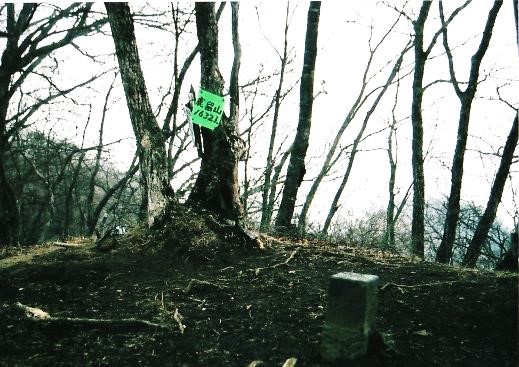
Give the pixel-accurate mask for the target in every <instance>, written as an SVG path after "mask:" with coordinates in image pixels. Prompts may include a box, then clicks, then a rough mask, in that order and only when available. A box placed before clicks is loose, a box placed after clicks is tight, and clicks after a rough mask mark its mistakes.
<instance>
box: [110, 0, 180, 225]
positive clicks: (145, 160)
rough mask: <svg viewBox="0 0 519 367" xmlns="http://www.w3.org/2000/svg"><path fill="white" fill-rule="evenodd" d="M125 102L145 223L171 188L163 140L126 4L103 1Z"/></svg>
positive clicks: (156, 214)
mask: <svg viewBox="0 0 519 367" xmlns="http://www.w3.org/2000/svg"><path fill="white" fill-rule="evenodd" d="M105 7H106V11H107V14H108V20H109V22H110V28H111V29H112V37H113V39H114V43H115V51H116V54H117V60H118V62H119V69H120V72H121V78H122V81H123V86H124V92H125V95H126V103H127V105H128V110H129V113H130V119H131V122H132V127H133V131H134V133H135V138H136V140H137V149H138V155H139V165H140V172H141V175H142V179H143V184H144V187H145V190H146V191H145V195H146V199H147V214H148V225H150V226H151V225H153V223H154V222H155V221H156V220H157V219H158V217H159V216H160V215H161V214H162V213H163V211H164V209H165V207H166V204H167V202H168V198H169V196H171V192H172V189H171V187H170V185H169V182H168V179H167V177H168V174H167V161H166V159H167V154H166V149H165V146H164V139H163V136H162V132H161V129H160V128H159V126H158V124H157V121H156V119H155V116H154V115H153V111H152V109H151V105H150V102H149V99H148V93H147V89H146V84H145V81H144V76H143V74H142V69H141V64H140V59H139V52H138V49H137V42H136V39H135V32H134V27H133V19H132V15H131V12H130V7H129V6H128V4H127V3H105Z"/></svg>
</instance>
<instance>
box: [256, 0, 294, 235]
mask: <svg viewBox="0 0 519 367" xmlns="http://www.w3.org/2000/svg"><path fill="white" fill-rule="evenodd" d="M289 9H290V3H289V2H287V8H286V15H285V32H284V42H283V56H282V57H281V71H280V73H279V83H278V88H277V90H276V95H275V97H274V98H275V100H274V118H273V119H272V131H271V133H270V141H269V150H268V153H267V162H266V164H265V179H264V181H263V187H262V190H263V192H262V197H261V221H260V230H262V231H266V230H267V229H269V228H270V222H271V220H272V208H270V207H269V191H270V186H271V185H272V170H273V169H274V161H273V154H274V143H275V140H276V133H277V126H278V118H279V110H280V106H281V94H282V91H283V80H284V77H285V68H286V65H287V61H288V27H289Z"/></svg>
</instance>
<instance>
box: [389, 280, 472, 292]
mask: <svg viewBox="0 0 519 367" xmlns="http://www.w3.org/2000/svg"><path fill="white" fill-rule="evenodd" d="M456 283H465V284H471V283H472V284H476V283H475V282H465V281H461V280H448V281H443V282H430V283H422V284H415V285H405V284H396V283H391V282H389V283H386V284H384V285H383V286H382V287H380V290H381V291H384V290H386V289H387V288H390V287H395V288H397V289H398V290H400V291H402V289H401V288H410V289H413V288H421V287H431V286H437V285H447V284H451V285H452V284H456Z"/></svg>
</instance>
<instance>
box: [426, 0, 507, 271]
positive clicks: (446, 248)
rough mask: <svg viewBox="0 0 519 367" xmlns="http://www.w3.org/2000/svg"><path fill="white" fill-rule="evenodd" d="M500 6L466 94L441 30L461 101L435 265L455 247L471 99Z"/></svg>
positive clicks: (493, 13) (446, 259)
mask: <svg viewBox="0 0 519 367" xmlns="http://www.w3.org/2000/svg"><path fill="white" fill-rule="evenodd" d="M502 4H503V2H502V1H495V2H494V5H493V7H492V9H491V10H490V12H489V14H488V19H487V22H486V25H485V29H484V31H483V36H482V38H481V42H480V45H479V47H478V50H477V51H476V53H475V54H474V56H472V58H471V69H470V77H469V81H468V85H467V89H466V90H465V91H461V89H460V87H459V83H458V81H457V79H456V76H455V73H454V63H453V59H452V53H451V51H450V48H449V45H448V40H447V28H446V27H444V28H443V43H444V46H445V49H446V53H447V58H448V60H449V70H450V74H451V81H452V85H453V87H454V90H455V91H456V94H457V96H458V98H459V99H460V102H461V107H460V116H459V122H458V133H457V139H456V148H455V150H454V157H453V160H452V168H451V174H452V176H451V188H450V194H449V199H448V202H447V213H446V217H445V223H444V230H443V237H442V241H441V243H440V247H439V248H438V252H437V254H436V261H438V262H441V263H449V262H450V260H451V257H452V248H453V245H454V241H455V239H456V227H457V226H458V219H459V215H460V199H461V184H462V180H463V162H464V159H465V150H466V146H467V138H468V130H469V122H470V111H471V108H472V101H473V100H474V96H475V94H476V89H477V85H478V78H479V67H480V65H481V61H482V60H483V56H485V53H486V51H487V49H488V45H489V43H490V38H491V37H492V29H493V28H494V23H495V20H496V18H497V14H498V12H499V9H500V8H501V5H502ZM440 14H441V18H442V22H443V23H445V21H444V19H443V9H442V5H441V3H440ZM492 220H493V218H492Z"/></svg>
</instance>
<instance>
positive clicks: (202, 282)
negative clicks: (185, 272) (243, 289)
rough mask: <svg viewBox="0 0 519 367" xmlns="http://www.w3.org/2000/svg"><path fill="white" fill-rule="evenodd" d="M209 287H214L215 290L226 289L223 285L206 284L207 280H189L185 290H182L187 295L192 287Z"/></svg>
mask: <svg viewBox="0 0 519 367" xmlns="http://www.w3.org/2000/svg"><path fill="white" fill-rule="evenodd" d="M196 285H198V286H202V287H203V286H209V287H215V288H218V289H224V288H227V286H225V285H221V284H216V283H211V282H208V281H207V280H198V279H191V280H190V281H189V283H188V284H187V287H186V289H184V293H189V291H191V289H192V288H193V287H194V286H196Z"/></svg>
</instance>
